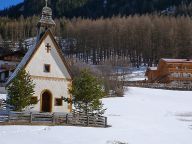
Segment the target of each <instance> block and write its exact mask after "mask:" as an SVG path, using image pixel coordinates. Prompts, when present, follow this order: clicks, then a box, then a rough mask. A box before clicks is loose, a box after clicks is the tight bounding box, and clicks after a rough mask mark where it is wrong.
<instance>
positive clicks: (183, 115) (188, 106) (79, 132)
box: [0, 88, 192, 144]
mask: <svg viewBox="0 0 192 144" xmlns="http://www.w3.org/2000/svg"><path fill="white" fill-rule="evenodd" d="M103 102H104V104H105V107H106V108H107V109H108V110H107V112H106V116H107V117H108V122H109V124H110V125H112V127H110V128H83V127H68V126H58V127H49V126H31V127H30V126H0V144H12V143H14V144H118V143H117V142H118V141H119V142H122V143H121V144H123V143H124V144H127V143H128V144H192V129H191V128H192V127H191V126H190V125H192V92H179V91H167V90H156V89H144V88H129V89H128V91H127V92H126V94H125V97H122V98H106V99H104V100H103Z"/></svg>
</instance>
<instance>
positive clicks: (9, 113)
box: [8, 111, 10, 123]
mask: <svg viewBox="0 0 192 144" xmlns="http://www.w3.org/2000/svg"><path fill="white" fill-rule="evenodd" d="M9 122H10V111H9V113H8V123H9Z"/></svg>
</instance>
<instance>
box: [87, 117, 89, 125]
mask: <svg viewBox="0 0 192 144" xmlns="http://www.w3.org/2000/svg"><path fill="white" fill-rule="evenodd" d="M87 126H89V116H88V115H87Z"/></svg>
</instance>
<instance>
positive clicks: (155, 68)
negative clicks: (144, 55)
mask: <svg viewBox="0 0 192 144" xmlns="http://www.w3.org/2000/svg"><path fill="white" fill-rule="evenodd" d="M148 69H149V70H157V67H148Z"/></svg>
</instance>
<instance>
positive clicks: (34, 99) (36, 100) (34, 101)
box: [31, 96, 38, 104]
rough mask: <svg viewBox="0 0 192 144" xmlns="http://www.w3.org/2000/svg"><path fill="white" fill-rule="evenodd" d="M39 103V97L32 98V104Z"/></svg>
mask: <svg viewBox="0 0 192 144" xmlns="http://www.w3.org/2000/svg"><path fill="white" fill-rule="evenodd" d="M37 102H38V99H37V96H33V97H31V104H36V103H37Z"/></svg>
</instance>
